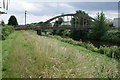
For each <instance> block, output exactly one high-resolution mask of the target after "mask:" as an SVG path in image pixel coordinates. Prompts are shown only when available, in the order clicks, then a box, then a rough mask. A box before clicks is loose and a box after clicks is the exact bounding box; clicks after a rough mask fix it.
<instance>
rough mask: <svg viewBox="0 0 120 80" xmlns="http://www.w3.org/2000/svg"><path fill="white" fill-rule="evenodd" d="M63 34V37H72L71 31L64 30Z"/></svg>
mask: <svg viewBox="0 0 120 80" xmlns="http://www.w3.org/2000/svg"><path fill="white" fill-rule="evenodd" d="M62 34H63V36H66V37H70V35H71V30H64V31H63V32H62Z"/></svg>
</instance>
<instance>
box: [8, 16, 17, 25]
mask: <svg viewBox="0 0 120 80" xmlns="http://www.w3.org/2000/svg"><path fill="white" fill-rule="evenodd" d="M8 25H12V26H16V25H18V22H17V19H16V17H15V16H14V15H12V16H11V17H10V18H9V20H8Z"/></svg>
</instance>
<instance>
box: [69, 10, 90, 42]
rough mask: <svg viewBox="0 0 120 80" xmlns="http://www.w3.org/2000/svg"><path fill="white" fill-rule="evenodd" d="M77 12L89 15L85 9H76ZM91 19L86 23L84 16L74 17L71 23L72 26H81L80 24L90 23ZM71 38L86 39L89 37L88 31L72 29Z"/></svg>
mask: <svg viewBox="0 0 120 80" xmlns="http://www.w3.org/2000/svg"><path fill="white" fill-rule="evenodd" d="M76 14H77V15H87V16H88V14H87V13H86V12H85V11H81V10H78V11H76ZM89 23H90V22H89V21H88V23H86V22H85V21H84V20H83V18H79V17H73V18H72V19H71V25H72V27H80V25H83V24H84V25H86V24H87V25H89ZM70 37H71V38H73V39H75V40H80V39H85V38H86V37H87V31H80V30H72V31H71V35H70Z"/></svg>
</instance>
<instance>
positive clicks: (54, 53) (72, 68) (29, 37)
mask: <svg viewBox="0 0 120 80" xmlns="http://www.w3.org/2000/svg"><path fill="white" fill-rule="evenodd" d="M2 47H3V52H2V54H3V69H2V71H3V78H20V77H21V78H29V77H32V78H38V77H47V78H48V77H54V78H55V77H57V78H60V77H66V78H67V77H70V78H74V77H76V78H94V77H95V78H113V77H116V76H117V72H118V69H117V66H118V62H117V61H116V60H114V59H111V58H108V57H106V56H104V55H101V54H97V53H93V52H92V51H89V50H87V49H85V48H83V47H78V46H74V45H71V44H67V43H63V42H60V41H58V40H56V39H52V38H47V37H44V36H38V35H36V34H33V33H30V32H26V31H22V32H19V31H18V32H17V31H16V32H14V33H12V34H11V35H10V36H9V37H8V38H7V39H6V40H4V41H3V45H2Z"/></svg>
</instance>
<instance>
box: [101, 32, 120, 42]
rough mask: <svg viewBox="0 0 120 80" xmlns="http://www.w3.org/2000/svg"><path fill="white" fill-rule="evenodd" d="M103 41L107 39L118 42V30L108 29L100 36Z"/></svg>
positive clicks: (119, 35)
mask: <svg viewBox="0 0 120 80" xmlns="http://www.w3.org/2000/svg"><path fill="white" fill-rule="evenodd" d="M101 39H102V40H103V41H108V42H112V43H120V31H118V30H109V31H107V32H106V33H105V35H104V36H103V37H102V38H101Z"/></svg>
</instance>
